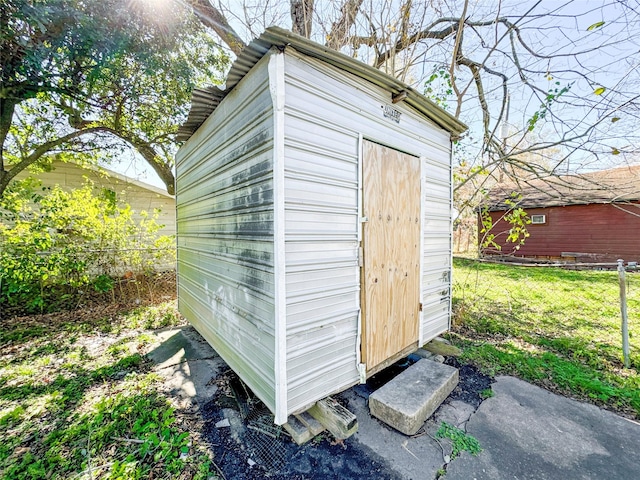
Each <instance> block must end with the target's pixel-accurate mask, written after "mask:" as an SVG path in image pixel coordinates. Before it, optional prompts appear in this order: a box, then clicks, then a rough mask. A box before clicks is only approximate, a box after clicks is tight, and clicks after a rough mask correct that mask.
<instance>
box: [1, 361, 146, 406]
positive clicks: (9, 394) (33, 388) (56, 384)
mask: <svg viewBox="0 0 640 480" xmlns="http://www.w3.org/2000/svg"><path fill="white" fill-rule="evenodd" d="M143 362H144V359H143V358H142V357H141V356H140V355H139V354H137V353H136V354H133V355H129V356H127V357H124V358H121V359H120V360H118V361H117V362H116V363H114V364H112V365H106V366H104V367H100V368H97V369H95V370H87V369H85V368H82V367H77V366H74V367H73V368H70V369H68V370H67V371H68V373H69V376H68V377H65V376H63V375H58V377H56V379H55V380H53V381H52V382H51V383H40V384H33V383H31V382H29V383H25V384H23V385H16V386H13V385H12V386H7V387H2V388H0V399H3V400H13V401H15V400H27V399H29V398H33V397H36V396H42V395H48V394H52V393H56V392H57V393H60V394H62V397H61V399H60V401H61V402H63V405H61V406H63V407H64V408H67V407H69V406H73V405H74V404H76V403H77V402H79V401H80V400H81V399H82V397H83V396H84V392H85V390H87V389H88V388H90V387H92V386H93V385H95V384H97V383H100V382H104V381H106V380H108V379H109V378H111V377H113V376H114V375H116V374H117V375H119V376H124V375H126V373H128V372H129V371H132V370H133V369H134V367H135V368H137V367H139V366H140V365H141V364H142V363H143Z"/></svg>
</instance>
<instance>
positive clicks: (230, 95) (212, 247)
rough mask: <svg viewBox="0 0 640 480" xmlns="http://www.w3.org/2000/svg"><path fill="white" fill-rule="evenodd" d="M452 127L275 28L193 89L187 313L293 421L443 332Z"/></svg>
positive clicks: (184, 224) (184, 187) (185, 252)
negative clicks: (221, 83)
mask: <svg viewBox="0 0 640 480" xmlns="http://www.w3.org/2000/svg"><path fill="white" fill-rule="evenodd" d="M464 129H465V126H464V125H463V124H461V123H460V122H458V121H457V120H456V119H455V118H454V117H452V116H450V115H449V114H447V113H446V112H444V111H443V110H441V109H440V108H438V107H437V106H436V105H435V104H433V103H432V102H431V101H429V100H428V99H427V98H425V97H424V96H422V95H420V94H419V93H418V92H416V91H415V90H413V89H412V88H410V87H408V86H407V85H405V84H403V83H402V82H399V81H398V80H396V79H394V78H392V77H390V76H388V75H386V74H384V73H382V72H380V71H378V70H376V69H374V68H372V67H369V66H367V65H365V64H363V63H361V62H359V61H357V60H354V59H352V58H350V57H348V56H345V55H342V54H340V53H338V52H336V51H333V50H330V49H328V48H325V47H323V46H321V45H318V44H316V43H313V42H311V41H309V40H307V39H305V38H302V37H300V36H297V35H294V34H292V33H290V32H287V31H285V30H282V29H280V28H275V27H272V28H269V29H267V30H266V31H265V33H263V34H262V35H261V36H260V37H259V38H258V39H256V40H254V41H253V42H252V43H251V44H250V45H249V46H247V47H246V48H245V50H244V51H243V52H242V53H241V54H240V56H239V57H238V59H237V60H236V61H235V63H234V64H233V66H232V68H231V71H230V73H229V75H228V78H227V84H226V89H225V90H224V91H221V90H218V89H217V88H215V87H213V88H210V89H208V90H200V91H197V92H196V93H195V94H194V97H193V105H192V110H191V114H190V116H189V119H188V121H187V123H186V124H185V125H184V126H183V127H182V128H181V134H182V135H183V138H184V139H188V141H187V142H186V143H185V144H184V146H183V147H182V148H181V149H180V151H179V152H178V155H177V158H176V165H177V167H176V168H177V225H178V299H179V300H178V301H179V309H180V312H181V313H182V314H183V315H184V316H185V317H186V318H187V319H188V320H189V321H190V322H191V323H192V324H193V325H194V326H195V327H196V329H197V330H198V331H199V332H200V333H201V334H202V336H203V337H204V338H206V339H207V341H208V342H209V343H210V344H211V345H212V346H213V347H214V348H215V349H216V351H217V352H218V353H219V354H220V355H221V357H222V358H223V359H224V360H225V361H226V362H227V363H228V364H229V366H230V367H231V368H232V369H233V370H234V371H235V372H236V373H237V374H238V375H239V376H240V377H241V378H242V380H243V381H244V382H245V383H246V384H247V385H248V386H249V387H250V388H251V389H252V390H253V392H254V393H255V394H256V395H257V396H258V397H259V398H260V399H261V400H262V401H263V402H264V403H265V404H266V405H267V406H268V407H269V408H270V409H271V411H272V412H273V413H274V414H275V422H276V423H278V424H282V423H285V422H286V421H287V417H288V415H290V414H292V413H295V412H298V411H301V410H304V409H306V408H308V407H310V406H311V405H313V404H314V403H315V402H316V401H318V400H320V399H322V398H324V397H326V396H328V395H330V394H331V393H335V392H337V391H341V390H344V389H346V388H349V387H350V386H352V385H354V384H356V383H358V382H360V381H364V379H365V378H367V377H368V376H370V375H372V374H373V373H375V372H377V371H379V370H380V369H382V368H384V367H385V366H387V365H389V364H391V363H392V362H393V361H395V360H397V359H399V358H400V357H402V356H404V355H407V354H408V353H410V352H411V351H413V350H415V349H417V348H418V346H419V345H422V344H423V343H425V342H427V341H428V340H430V339H431V338H433V337H435V336H436V335H438V334H440V333H442V332H444V331H446V330H447V329H448V328H449V322H450V311H451V221H452V219H451V213H452V194H451V192H452V190H451V186H452V179H451V139H452V137H454V136H457V135H459V134H460V133H461V132H462V131H464Z"/></svg>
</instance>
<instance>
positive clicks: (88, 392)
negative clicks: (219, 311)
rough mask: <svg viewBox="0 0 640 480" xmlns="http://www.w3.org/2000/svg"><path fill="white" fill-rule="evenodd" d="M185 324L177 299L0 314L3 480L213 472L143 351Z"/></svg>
mask: <svg viewBox="0 0 640 480" xmlns="http://www.w3.org/2000/svg"><path fill="white" fill-rule="evenodd" d="M180 322H181V320H180V318H179V316H178V315H177V312H176V311H175V306H174V303H167V304H162V305H159V306H155V307H140V308H138V309H135V310H133V311H130V312H126V313H121V312H118V311H117V309H114V308H107V309H105V310H103V311H100V312H97V313H96V312H94V311H91V310H89V311H78V312H64V313H60V314H52V315H43V316H35V317H26V318H22V319H17V320H7V321H4V322H2V324H0V327H1V330H0V439H2V441H1V442H0V478H2V479H12V480H14V479H57V478H64V479H66V478H77V479H90V478H109V479H136V478H145V479H146V478H156V479H160V478H162V479H198V478H201V479H207V478H210V477H211V476H212V475H213V473H212V471H214V470H212V463H211V461H210V460H209V457H208V456H207V454H206V453H205V450H204V448H203V447H201V446H200V445H199V444H198V441H197V438H194V436H193V435H191V434H190V433H188V432H187V431H186V428H185V426H181V424H180V421H179V418H178V417H177V415H176V412H175V411H174V409H172V408H171V406H170V404H169V402H168V400H167V398H166V397H164V396H163V395H162V394H161V393H159V389H158V387H159V385H160V384H161V379H160V377H159V376H158V375H157V374H155V373H154V372H153V371H152V370H151V365H150V363H149V362H148V361H147V360H146V359H145V357H144V353H146V351H148V349H149V348H150V342H151V341H152V339H153V337H152V335H151V334H150V332H149V330H150V329H152V328H159V327H163V326H168V325H175V324H178V323H180Z"/></svg>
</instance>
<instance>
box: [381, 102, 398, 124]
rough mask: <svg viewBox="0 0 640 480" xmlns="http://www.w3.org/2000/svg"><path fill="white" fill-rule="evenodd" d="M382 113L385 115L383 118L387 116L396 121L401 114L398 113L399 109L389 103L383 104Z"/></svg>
mask: <svg viewBox="0 0 640 480" xmlns="http://www.w3.org/2000/svg"><path fill="white" fill-rule="evenodd" d="M382 114H383V115H384V116H385V118H389V119H391V120H393V121H394V122H396V123H400V115H402V113H400V110H396V109H395V108H393V107H392V106H391V105H383V106H382Z"/></svg>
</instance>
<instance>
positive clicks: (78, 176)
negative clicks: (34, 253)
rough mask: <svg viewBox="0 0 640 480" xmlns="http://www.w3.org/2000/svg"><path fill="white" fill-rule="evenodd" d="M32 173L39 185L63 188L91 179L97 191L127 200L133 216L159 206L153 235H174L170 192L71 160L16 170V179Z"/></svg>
mask: <svg viewBox="0 0 640 480" xmlns="http://www.w3.org/2000/svg"><path fill="white" fill-rule="evenodd" d="M28 176H34V177H36V178H37V179H38V180H40V181H41V182H42V186H43V187H55V186H56V185H57V186H59V187H60V188H62V189H63V190H65V191H72V190H75V189H77V188H81V187H82V186H83V185H84V184H85V183H86V179H89V180H91V181H93V183H94V185H95V189H96V191H97V193H100V191H101V189H103V188H106V189H109V190H112V191H113V192H114V193H115V194H116V200H117V201H118V202H119V203H120V204H128V205H130V206H131V210H132V211H133V217H134V219H136V220H140V219H141V218H142V217H141V215H140V213H141V212H142V211H145V212H147V213H149V214H152V213H153V211H154V210H155V209H157V210H159V214H158V217H157V220H156V222H157V223H158V224H159V225H163V227H162V228H161V229H160V230H159V231H158V233H157V235H158V236H160V235H175V233H176V202H175V199H174V198H173V196H171V195H169V194H168V193H167V192H166V191H163V190H162V189H160V188H157V187H155V186H153V185H147V184H144V183H142V182H138V181H136V180H134V179H131V178H128V177H126V176H124V175H121V174H118V173H116V172H111V171H110V170H107V169H103V168H99V167H94V166H87V167H83V166H81V165H77V164H75V163H71V162H60V161H56V162H54V163H53V165H52V169H51V170H50V171H46V172H40V173H38V174H35V175H34V174H31V173H30V172H28V171H23V172H20V173H19V174H18V175H17V176H16V180H22V179H24V178H26V177H28Z"/></svg>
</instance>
